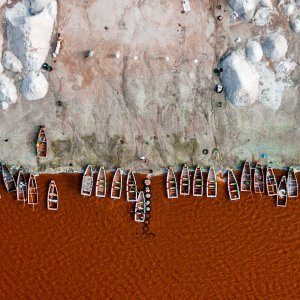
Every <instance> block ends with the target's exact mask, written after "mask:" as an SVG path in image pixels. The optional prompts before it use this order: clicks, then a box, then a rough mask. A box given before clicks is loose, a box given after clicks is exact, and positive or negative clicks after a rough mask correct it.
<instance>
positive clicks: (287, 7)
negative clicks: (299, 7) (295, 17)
mask: <svg viewBox="0 0 300 300" xmlns="http://www.w3.org/2000/svg"><path fill="white" fill-rule="evenodd" d="M294 10H295V6H294V5H293V4H291V3H290V4H287V5H284V6H283V8H282V11H283V13H284V14H286V15H288V16H290V15H292V14H293V12H294Z"/></svg>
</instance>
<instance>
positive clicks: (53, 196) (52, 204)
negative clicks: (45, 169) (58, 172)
mask: <svg viewBox="0 0 300 300" xmlns="http://www.w3.org/2000/svg"><path fill="white" fill-rule="evenodd" d="M58 200H59V198H58V191H57V186H56V184H55V181H54V180H51V182H50V184H49V188H48V197H47V208H48V209H49V210H58Z"/></svg>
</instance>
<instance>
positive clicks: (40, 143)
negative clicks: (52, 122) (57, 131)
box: [36, 127, 47, 157]
mask: <svg viewBox="0 0 300 300" xmlns="http://www.w3.org/2000/svg"><path fill="white" fill-rule="evenodd" d="M36 155H37V157H46V156H47V138H46V133H45V128H44V127H41V128H40V131H39V134H38V138H37V142H36Z"/></svg>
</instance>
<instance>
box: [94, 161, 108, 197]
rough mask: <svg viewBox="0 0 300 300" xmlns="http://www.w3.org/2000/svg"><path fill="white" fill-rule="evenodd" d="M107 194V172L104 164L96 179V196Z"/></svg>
mask: <svg viewBox="0 0 300 300" xmlns="http://www.w3.org/2000/svg"><path fill="white" fill-rule="evenodd" d="M105 196H106V172H105V169H104V167H103V166H101V167H100V169H99V172H98V175H97V181H96V197H99V198H104V197H105Z"/></svg>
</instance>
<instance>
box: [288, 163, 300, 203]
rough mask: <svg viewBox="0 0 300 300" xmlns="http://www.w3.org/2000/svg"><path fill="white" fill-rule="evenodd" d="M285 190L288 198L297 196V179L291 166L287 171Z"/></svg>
mask: <svg viewBox="0 0 300 300" xmlns="http://www.w3.org/2000/svg"><path fill="white" fill-rule="evenodd" d="M287 192H288V197H290V198H297V197H298V180H297V177H296V174H295V171H294V169H293V168H290V169H289V172H288V178H287Z"/></svg>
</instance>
